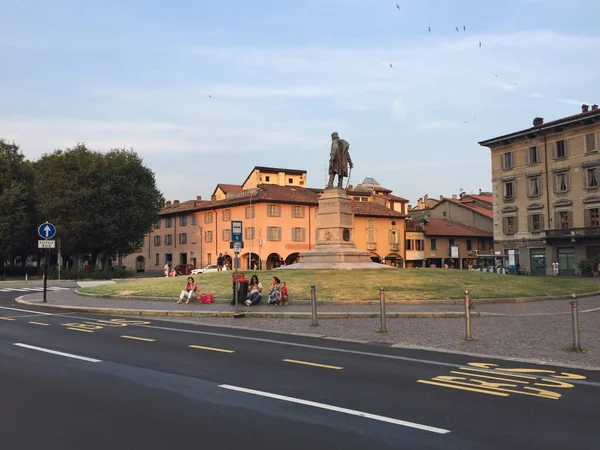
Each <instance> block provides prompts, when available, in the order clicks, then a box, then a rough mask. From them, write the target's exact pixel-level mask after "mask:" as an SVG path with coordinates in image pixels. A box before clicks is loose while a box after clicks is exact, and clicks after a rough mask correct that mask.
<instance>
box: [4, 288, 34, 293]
mask: <svg viewBox="0 0 600 450" xmlns="http://www.w3.org/2000/svg"><path fill="white" fill-rule="evenodd" d="M2 292H29V289H16V288H3V289H2Z"/></svg>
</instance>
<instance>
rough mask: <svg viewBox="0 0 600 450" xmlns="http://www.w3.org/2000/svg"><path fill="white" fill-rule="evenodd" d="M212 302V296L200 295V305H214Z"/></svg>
mask: <svg viewBox="0 0 600 450" xmlns="http://www.w3.org/2000/svg"><path fill="white" fill-rule="evenodd" d="M214 302H215V301H214V300H213V295H212V294H201V295H200V303H204V304H208V303H214Z"/></svg>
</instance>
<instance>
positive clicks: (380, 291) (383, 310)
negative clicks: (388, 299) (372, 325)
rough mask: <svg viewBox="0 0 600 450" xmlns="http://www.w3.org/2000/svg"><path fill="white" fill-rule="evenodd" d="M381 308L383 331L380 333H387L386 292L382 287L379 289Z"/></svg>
mask: <svg viewBox="0 0 600 450" xmlns="http://www.w3.org/2000/svg"><path fill="white" fill-rule="evenodd" d="M379 308H380V309H381V311H380V314H381V329H380V330H379V332H380V333H387V326H386V317H385V291H384V290H383V288H382V287H380V288H379Z"/></svg>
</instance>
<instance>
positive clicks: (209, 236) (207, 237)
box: [204, 231, 213, 242]
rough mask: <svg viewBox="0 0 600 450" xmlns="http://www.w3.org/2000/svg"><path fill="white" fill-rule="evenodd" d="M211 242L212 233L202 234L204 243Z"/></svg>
mask: <svg viewBox="0 0 600 450" xmlns="http://www.w3.org/2000/svg"><path fill="white" fill-rule="evenodd" d="M212 240H213V232H212V231H205V232H204V241H205V242H212Z"/></svg>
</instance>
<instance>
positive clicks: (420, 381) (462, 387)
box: [417, 380, 509, 397]
mask: <svg viewBox="0 0 600 450" xmlns="http://www.w3.org/2000/svg"><path fill="white" fill-rule="evenodd" d="M417 383H424V384H433V385H434V386H442V387H449V388H452V389H460V390H463V391H471V392H479V393H481V394H489V395H497V396H499V397H508V395H509V394H503V393H501V392H490V391H484V390H483V389H475V388H469V387H464V386H454V385H451V384H445V383H436V382H435V381H428V380H417Z"/></svg>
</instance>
